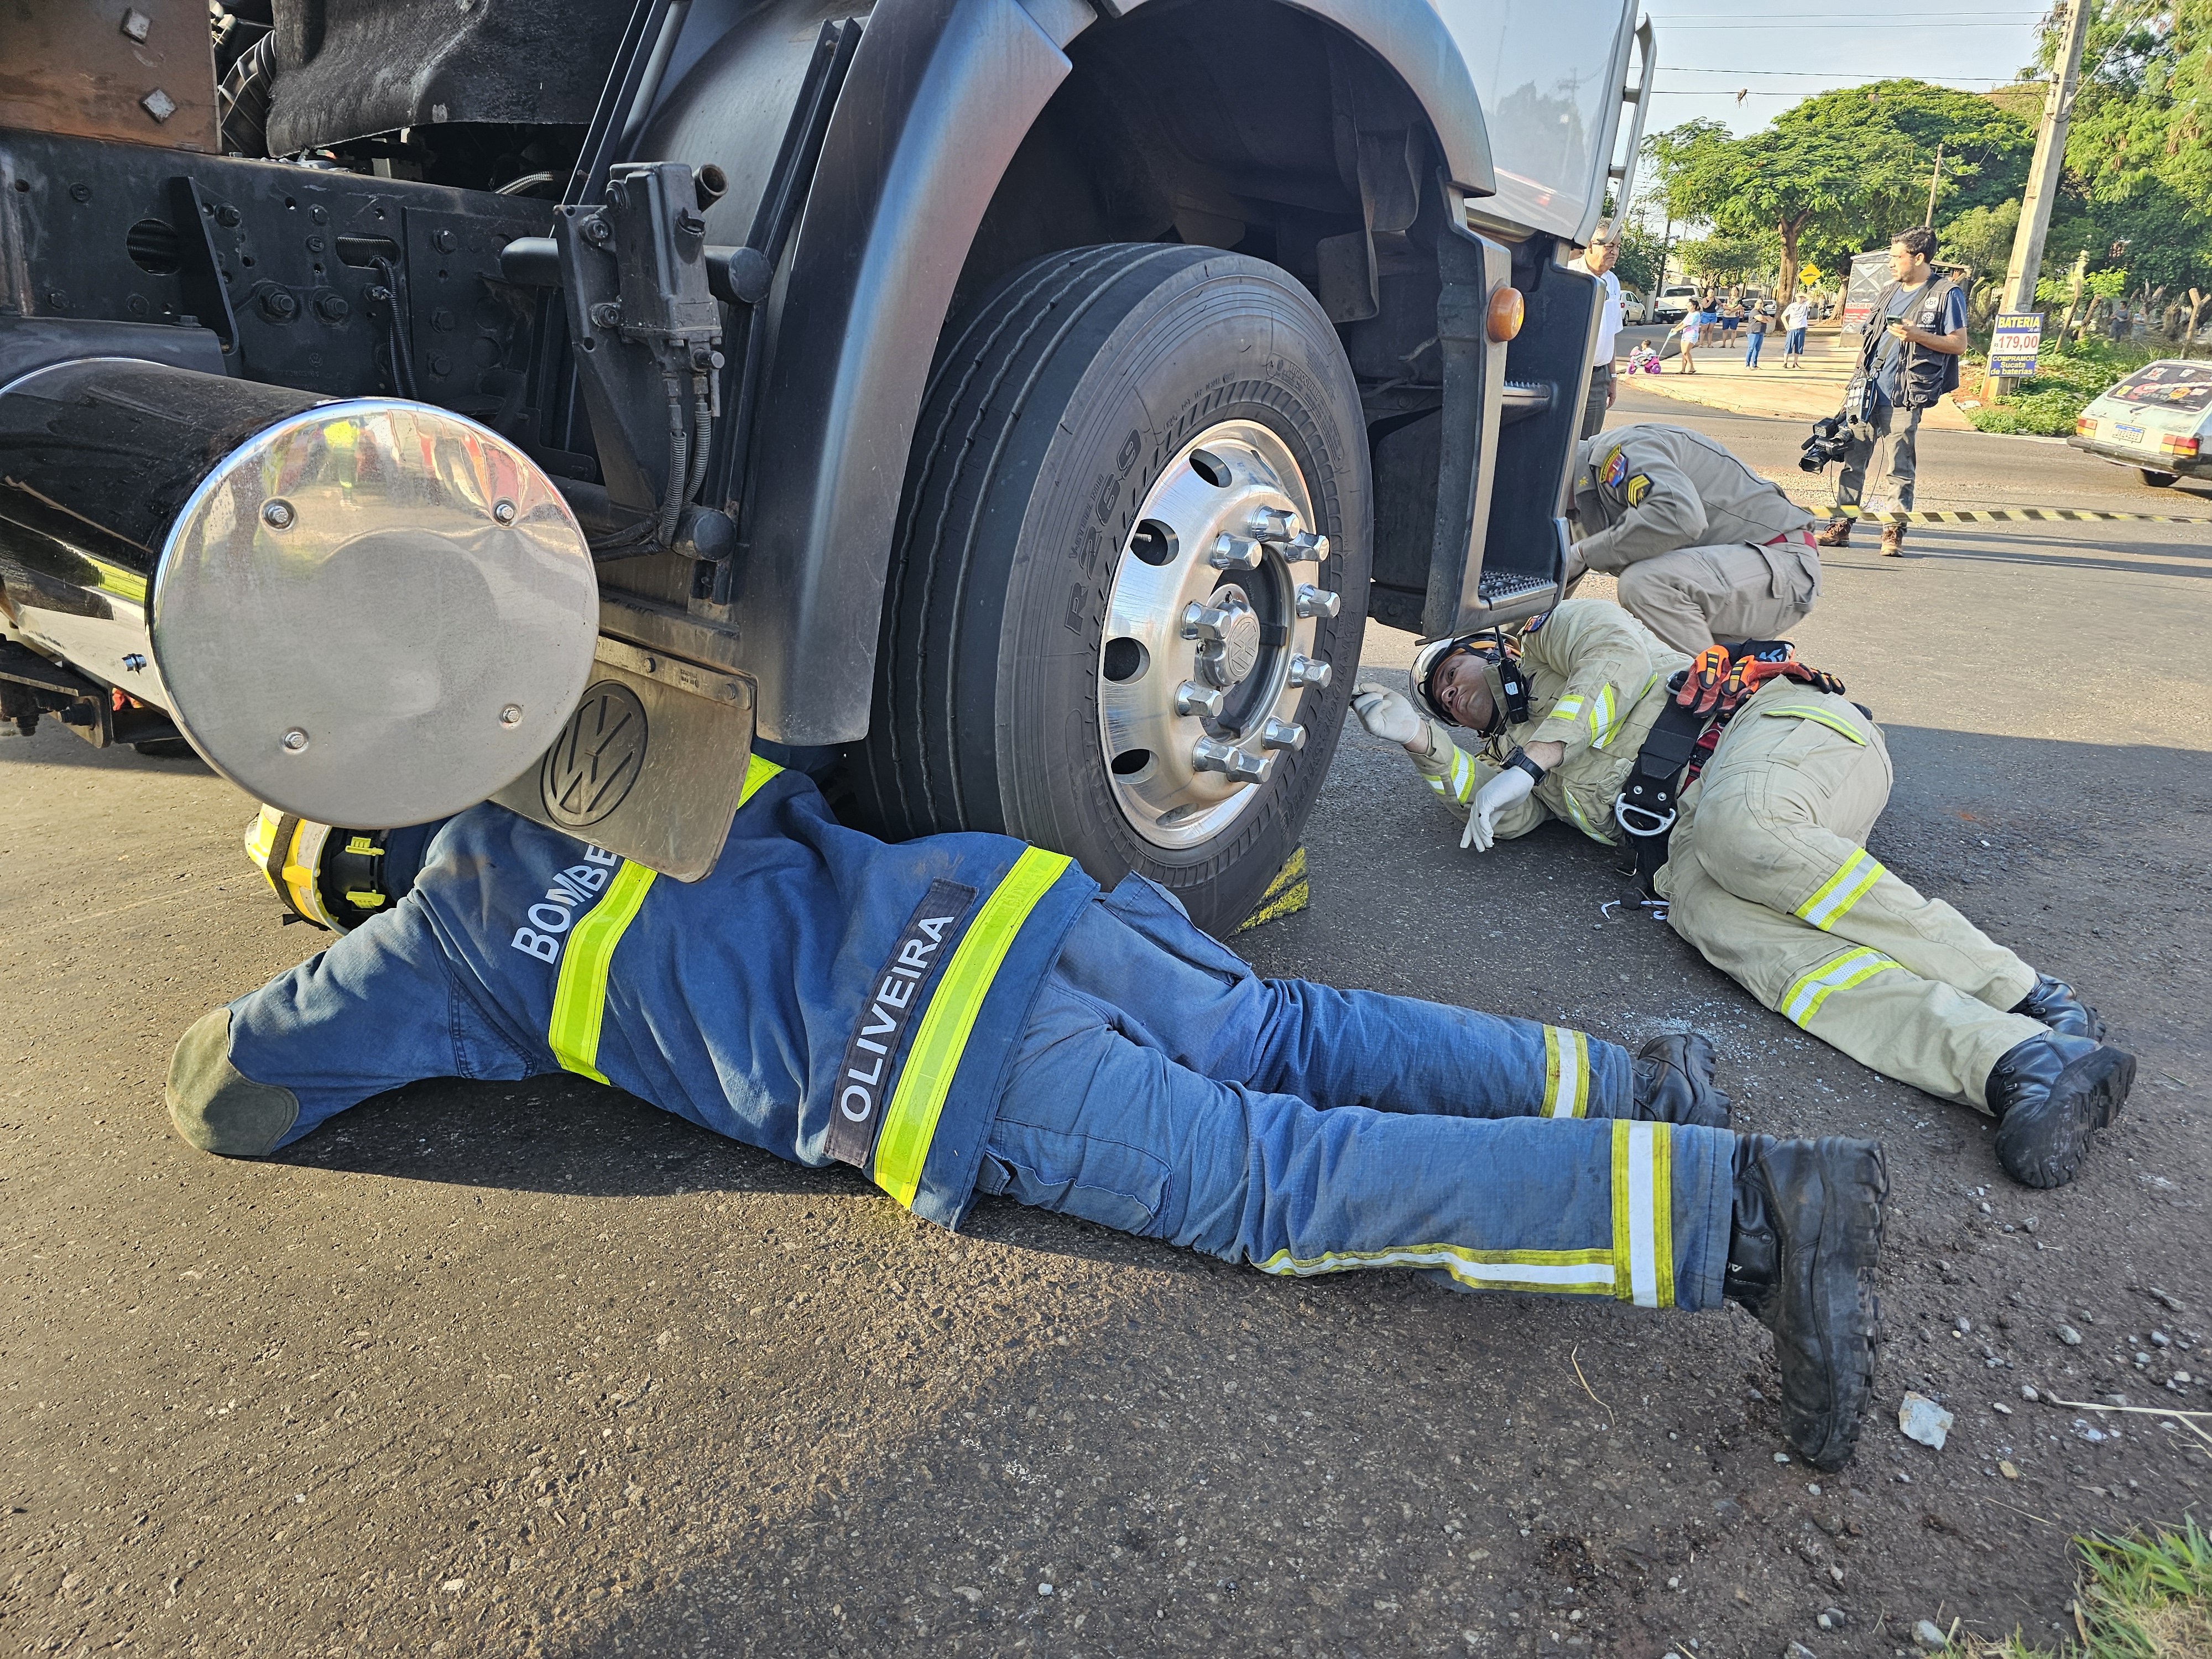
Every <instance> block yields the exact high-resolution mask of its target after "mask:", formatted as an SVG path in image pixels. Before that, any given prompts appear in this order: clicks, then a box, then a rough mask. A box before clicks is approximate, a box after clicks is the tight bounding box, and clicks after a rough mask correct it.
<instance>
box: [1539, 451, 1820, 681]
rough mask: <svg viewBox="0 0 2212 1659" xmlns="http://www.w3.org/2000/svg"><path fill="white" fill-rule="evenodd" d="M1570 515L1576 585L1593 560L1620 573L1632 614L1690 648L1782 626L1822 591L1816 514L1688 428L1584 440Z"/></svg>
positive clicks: (1762, 634)
mask: <svg viewBox="0 0 2212 1659" xmlns="http://www.w3.org/2000/svg"><path fill="white" fill-rule="evenodd" d="M1569 516H1570V517H1571V519H1572V520H1574V521H1575V525H1576V527H1577V532H1579V535H1578V539H1577V541H1576V543H1575V544H1574V551H1573V553H1572V555H1571V557H1570V559H1569V562H1568V578H1569V586H1570V587H1571V586H1572V585H1573V583H1574V582H1575V581H1576V580H1579V579H1580V575H1581V572H1582V570H1583V569H1584V568H1588V569H1590V570H1600V571H1603V572H1605V573H1606V574H1609V575H1613V576H1616V577H1618V578H1619V579H1620V603H1621V605H1623V606H1624V607H1625V608H1626V610H1627V611H1629V613H1630V614H1631V615H1632V616H1634V617H1636V618H1637V619H1638V621H1640V622H1641V623H1643V624H1644V626H1645V627H1646V628H1649V629H1650V630H1651V631H1652V632H1653V633H1655V634H1656V635H1658V636H1659V637H1660V638H1661V639H1662V640H1664V641H1666V642H1667V643H1668V645H1671V646H1673V647H1674V648H1675V649H1676V650H1677V651H1681V652H1685V653H1688V654H1690V655H1692V656H1694V655H1696V654H1697V653H1699V652H1700V651H1702V650H1704V649H1705V647H1707V646H1709V645H1711V643H1712V642H1713V641H1715V640H1716V639H1723V640H1750V639H1766V638H1770V637H1771V636H1773V635H1778V634H1780V633H1783V632H1784V631H1785V630H1786V629H1789V628H1790V626H1791V625H1792V624H1793V623H1796V622H1798V621H1800V620H1802V618H1803V617H1804V616H1805V613H1806V612H1808V611H1810V610H1811V609H1812V608H1813V601H1814V600H1815V599H1819V598H1820V551H1819V550H1818V549H1816V548H1815V547H1814V544H1813V532H1812V528H1811V526H1812V523H1813V515H1812V514H1811V513H1808V512H1807V511H1806V510H1805V509H1804V508H1803V507H1799V506H1798V505H1797V504H1796V502H1794V501H1791V500H1790V498H1789V497H1788V496H1786V495H1784V494H1783V493H1782V491H1781V489H1779V488H1778V487H1777V486H1776V485H1773V484H1771V483H1767V482H1766V480H1765V479H1764V478H1762V477H1759V475H1758V474H1757V473H1755V472H1753V471H1752V470H1751V469H1750V468H1749V467H1747V466H1746V465H1744V464H1743V463H1742V462H1741V461H1740V460H1738V459H1736V458H1735V456H1733V455H1731V454H1729V452H1728V451H1727V450H1725V449H1723V447H1721V446H1720V445H1718V444H1717V443H1715V442H1714V441H1712V440H1711V438H1708V437H1706V436H1705V435H1704V434H1702V433H1698V432H1692V431H1690V430H1689V429H1688V428H1686V427H1679V426H1662V425H1658V424H1656V423H1652V424H1644V425H1639V426H1617V427H1614V428H1613V429H1612V430H1611V431H1609V432H1601V433H1599V434H1598V435H1596V436H1595V437H1593V438H1589V439H1587V440H1585V441H1583V447H1582V464H1581V465H1580V467H1579V468H1578V469H1577V471H1576V473H1575V491H1574V502H1573V505H1572V507H1571V508H1570V509H1569Z"/></svg>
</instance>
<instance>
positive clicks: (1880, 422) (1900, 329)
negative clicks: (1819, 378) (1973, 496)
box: [1802, 225, 1966, 555]
mask: <svg viewBox="0 0 2212 1659" xmlns="http://www.w3.org/2000/svg"><path fill="white" fill-rule="evenodd" d="M1935 257H1936V233H1935V232H1934V231H1932V230H1930V229H1929V228H1927V227H1926V226H1924V225H1916V226H1915V227H1914V228H1912V229H1911V230H1907V231H1901V232H1899V234H1897V236H1896V237H1894V238H1893V240H1891V242H1890V245H1889V269H1890V271H1891V273H1892V279H1891V281H1890V283H1889V286H1888V287H1887V288H1885V289H1882V291H1881V294H1879V295H1876V296H1875V308H1874V318H1873V319H1869V327H1868V329H1867V331H1866V334H1865V337H1863V339H1862V340H1861V342H1860V343H1859V362H1858V373H1857V374H1856V375H1855V376H1853V377H1852V380H1851V386H1850V391H1849V392H1846V393H1845V394H1844V416H1843V419H1844V423H1845V427H1846V429H1847V431H1848V433H1849V436H1850V446H1849V447H1848V448H1847V449H1846V450H1845V452H1844V455H1843V457H1842V459H1843V463H1844V472H1843V477H1841V478H1840V479H1838V481H1837V485H1836V503H1837V505H1838V506H1839V507H1865V508H1866V509H1867V510H1868V511H1869V512H1874V513H1881V512H1889V511H1893V510H1894V511H1898V512H1908V513H1909V512H1911V510H1912V475H1913V465H1914V457H1913V445H1914V441H1915V439H1916V438H1917V436H1918V435H1919V431H1920V411H1921V410H1923V409H1928V408H1929V407H1932V406H1933V405H1934V404H1935V403H1936V399H1938V398H1941V397H1942V395H1943V394H1944V393H1945V392H1954V391H1956V390H1957V389H1958V386H1959V358H1960V354H1961V353H1963V352H1964V351H1965V350H1966V295H1965V294H1964V293H1963V292H1962V291H1961V290H1960V288H1959V286H1958V284H1957V283H1954V282H1953V281H1952V280H1951V279H1950V278H1949V277H1948V276H1944V275H1943V274H1942V272H1941V271H1938V270H1935V269H1934V268H1933V267H1932V266H1931V265H1930V264H1929V261H1930V260H1931V259H1933V258H1935ZM1874 319H1881V321H1880V325H1875V323H1874ZM1817 430H1818V428H1816V431H1817ZM1817 441H1818V440H1817V439H1816V442H1817ZM1802 465H1805V466H1807V467H1808V469H1811V470H1817V468H1816V467H1815V465H1814V459H1813V446H1812V445H1808V446H1807V452H1806V459H1805V460H1804V461H1803V462H1802ZM1869 478H1871V479H1872V480H1873V483H1872V487H1871V493H1869V484H1868V480H1869ZM1850 541H1851V523H1850V520H1849V519H1844V518H1836V519H1832V520H1829V522H1828V526H1827V528H1826V529H1825V530H1823V531H1822V532H1820V545H1821V546H1823V547H1848V546H1850ZM1904 544H1905V526H1903V525H1901V524H1893V525H1885V526H1882V532H1881V550H1882V551H1883V552H1884V553H1887V554H1893V555H1894V554H1900V553H1902V552H1903V551H1904V550H1905V549H1904Z"/></svg>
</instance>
